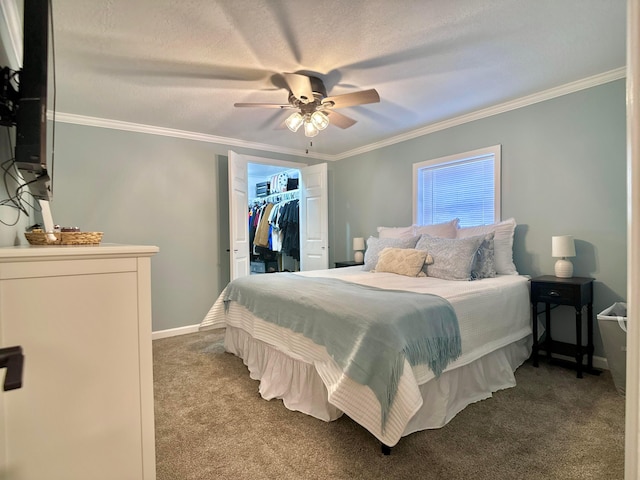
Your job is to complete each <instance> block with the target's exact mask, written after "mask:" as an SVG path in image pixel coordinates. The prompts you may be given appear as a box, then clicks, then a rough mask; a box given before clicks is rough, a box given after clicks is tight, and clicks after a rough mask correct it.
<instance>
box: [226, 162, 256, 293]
mask: <svg viewBox="0 0 640 480" xmlns="http://www.w3.org/2000/svg"><path fill="white" fill-rule="evenodd" d="M247 163H248V162H247V159H246V157H245V156H243V155H238V154H237V153H235V152H233V151H231V150H230V151H229V224H230V225H229V237H230V238H229V245H230V253H231V255H230V256H231V259H230V260H231V280H235V279H236V278H240V277H245V276H247V275H249V273H250V272H251V263H250V261H251V257H250V256H249V217H248V215H249V211H248V208H249V196H248V195H247V189H248V183H247V182H248V180H247Z"/></svg>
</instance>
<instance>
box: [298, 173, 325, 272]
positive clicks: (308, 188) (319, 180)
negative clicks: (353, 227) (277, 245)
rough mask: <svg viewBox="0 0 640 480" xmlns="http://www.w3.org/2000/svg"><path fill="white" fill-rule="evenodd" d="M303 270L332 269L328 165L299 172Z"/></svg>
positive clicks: (301, 262)
mask: <svg viewBox="0 0 640 480" xmlns="http://www.w3.org/2000/svg"><path fill="white" fill-rule="evenodd" d="M300 177H301V178H300V183H301V187H300V188H301V196H300V270H301V271H309V270H324V269H326V268H329V219H328V216H329V207H328V197H329V194H328V189H327V164H326V163H320V164H318V165H312V166H310V167H305V168H301V169H300Z"/></svg>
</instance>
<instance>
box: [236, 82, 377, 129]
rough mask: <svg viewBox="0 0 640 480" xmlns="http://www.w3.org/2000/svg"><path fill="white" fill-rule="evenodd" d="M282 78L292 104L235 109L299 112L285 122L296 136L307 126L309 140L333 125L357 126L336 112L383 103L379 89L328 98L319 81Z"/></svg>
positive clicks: (251, 104) (245, 104)
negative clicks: (340, 109) (270, 109)
mask: <svg viewBox="0 0 640 480" xmlns="http://www.w3.org/2000/svg"><path fill="white" fill-rule="evenodd" d="M282 76H283V78H284V80H285V82H286V84H287V87H288V88H289V99H288V102H289V103H287V104H284V105H283V104H278V103H235V104H234V107H258V108H279V109H283V110H296V111H295V112H294V113H292V114H291V115H290V116H289V117H288V118H287V119H286V120H285V125H286V126H287V128H288V129H289V130H291V131H292V132H297V131H298V129H299V128H300V127H301V126H303V125H304V134H305V135H306V136H307V137H315V136H316V135H317V134H318V132H319V131H320V130H324V129H325V128H327V126H329V123H332V124H333V125H335V126H337V127H340V128H349V127H350V126H352V125H354V124H355V123H356V121H355V120H354V119H352V118H350V117H347V116H346V115H343V114H341V113H338V112H336V111H335V109H336V108H343V107H352V106H355V105H364V104H367V103H377V102H379V101H380V96H379V95H378V92H377V91H376V90H375V89H370V90H361V91H359V92H353V93H346V94H344V95H334V96H332V97H328V96H327V89H326V88H325V86H324V83H323V81H322V80H321V79H319V78H318V77H314V76H311V75H303V74H300V73H283V74H282Z"/></svg>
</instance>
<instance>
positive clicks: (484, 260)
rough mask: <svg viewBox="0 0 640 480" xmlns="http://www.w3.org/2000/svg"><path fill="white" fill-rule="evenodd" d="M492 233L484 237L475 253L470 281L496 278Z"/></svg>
mask: <svg viewBox="0 0 640 480" xmlns="http://www.w3.org/2000/svg"><path fill="white" fill-rule="evenodd" d="M494 236H495V233H494V232H491V233H490V234H489V235H485V237H484V240H483V242H482V243H481V244H480V248H478V251H477V252H476V258H475V260H474V262H473V266H472V267H471V280H480V279H481V278H493V277H495V276H496V263H495V254H494V248H493V243H494V241H493V237H494Z"/></svg>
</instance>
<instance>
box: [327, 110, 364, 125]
mask: <svg viewBox="0 0 640 480" xmlns="http://www.w3.org/2000/svg"><path fill="white" fill-rule="evenodd" d="M325 112H326V113H327V115H329V123H330V124H331V125H335V126H336V127H340V128H349V127H350V126H352V125H355V124H356V123H357V122H356V120H354V119H353V118H350V117H347V116H346V115H343V114H341V113H338V112H335V111H333V110H325Z"/></svg>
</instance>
